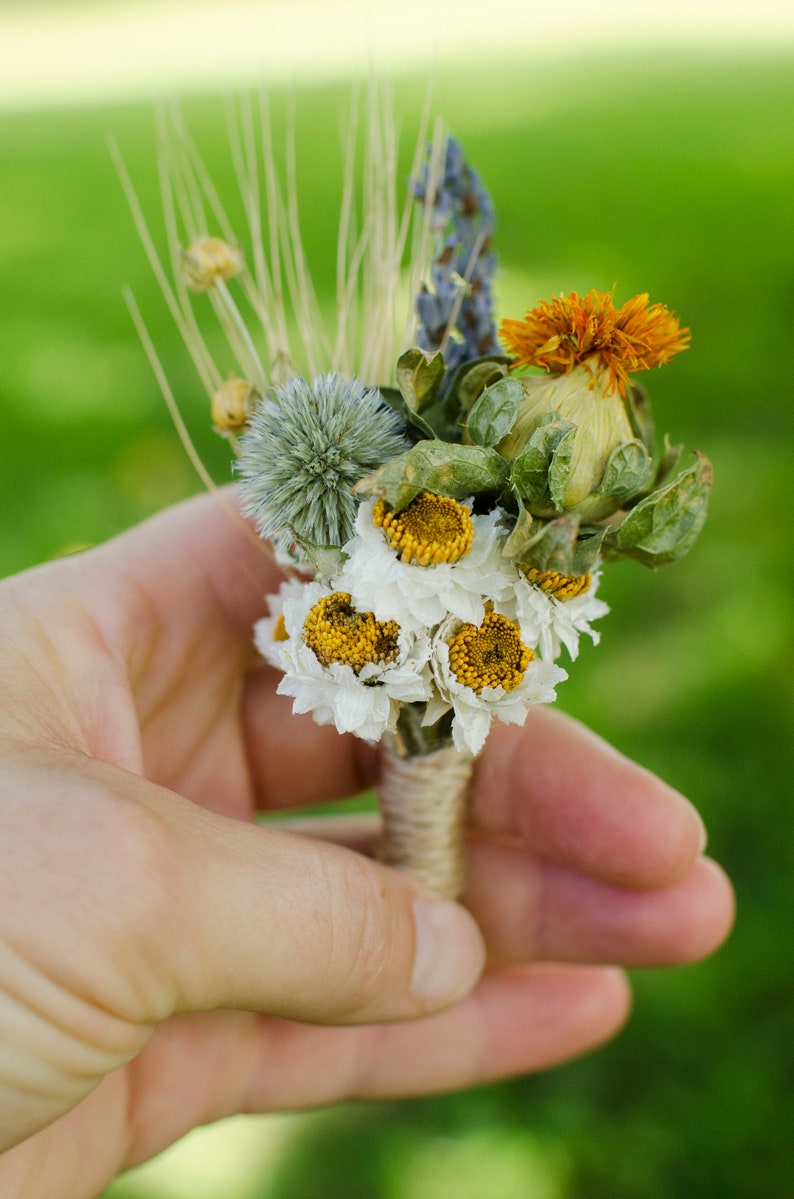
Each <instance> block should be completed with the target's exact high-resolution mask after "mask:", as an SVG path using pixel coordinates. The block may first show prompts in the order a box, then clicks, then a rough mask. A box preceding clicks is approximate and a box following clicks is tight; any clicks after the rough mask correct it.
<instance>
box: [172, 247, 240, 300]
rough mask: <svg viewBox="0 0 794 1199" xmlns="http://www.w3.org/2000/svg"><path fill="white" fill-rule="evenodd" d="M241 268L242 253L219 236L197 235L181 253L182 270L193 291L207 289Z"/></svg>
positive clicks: (230, 276)
mask: <svg viewBox="0 0 794 1199" xmlns="http://www.w3.org/2000/svg"><path fill="white" fill-rule="evenodd" d="M242 269H243V254H242V251H241V249H240V247H239V246H232V245H230V244H229V243H228V242H227V241H223V239H222V238H220V237H199V238H198V239H197V240H196V241H194V242H191V243H190V245H189V246H188V248H187V249H186V250H185V252H184V254H183V255H182V270H183V272H184V275H185V278H186V279H187V282H188V286H189V287H192V288H193V290H194V291H209V290H210V289H211V288H212V287H214V286H215V284H216V283H217V282H218V281H219V280H220V279H223V280H226V279H231V278H232V277H233V276H234V275H237V274H239V272H240V271H241V270H242Z"/></svg>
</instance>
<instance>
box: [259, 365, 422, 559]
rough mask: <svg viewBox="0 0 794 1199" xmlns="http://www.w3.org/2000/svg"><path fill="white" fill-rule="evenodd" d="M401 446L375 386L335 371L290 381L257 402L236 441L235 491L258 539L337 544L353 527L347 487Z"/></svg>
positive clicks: (353, 504) (398, 429)
mask: <svg viewBox="0 0 794 1199" xmlns="http://www.w3.org/2000/svg"><path fill="white" fill-rule="evenodd" d="M405 448H406V441H405V438H404V436H403V433H402V423H401V421H400V419H399V417H398V416H397V415H396V413H395V412H393V411H392V409H391V408H388V407H387V406H386V404H385V403H384V402H383V400H382V398H381V395H380V392H379V391H378V390H377V389H376V388H366V387H364V385H363V383H362V382H361V381H360V380H359V379H357V378H353V379H346V378H344V376H342V375H336V374H328V375H319V376H318V377H317V378H316V379H313V380H312V381H311V382H309V381H308V380H306V379H303V378H300V377H298V378H293V379H289V380H288V381H287V382H286V383H284V384H283V385H282V386H280V387H277V388H275V389H274V392H273V398H272V399H269V400H267V401H266V402H264V403H262V404H260V405H259V406H258V407H257V408H256V410H255V412H254V413H253V415H252V416H251V418H250V420H249V423H248V429H247V432H246V433H245V435H244V437H243V438H242V440H241V453H240V461H239V463H238V467H237V469H238V473H239V475H240V479H241V482H240V490H241V492H242V495H243V500H244V504H245V507H244V512H245V514H246V516H252V517H254V519H255V520H256V524H257V527H258V529H259V532H260V533H261V535H262V536H263V537H269V538H271V539H272V538H274V537H276V538H283V537H284V535H285V534H287V535H288V536H289V538H290V539H291V540H293V541H295V542H297V543H298V544H299V545H302V546H304V547H311V546H336V547H339V546H342V545H343V544H344V543H345V542H346V541H347V540H348V539H349V538H350V537H351V536H352V533H353V524H354V521H355V516H356V508H357V500H356V497H355V496H354V495H353V485H354V484H355V483H357V482H358V480H359V479H363V478H364V476H365V475H368V474H370V473H371V472H372V471H373V470H375V469H376V468H377V467H378V466H380V465H381V464H382V463H383V462H385V461H386V460H387V459H389V458H393V457H394V456H395V455H397V454H400V453H402V452H403V450H405Z"/></svg>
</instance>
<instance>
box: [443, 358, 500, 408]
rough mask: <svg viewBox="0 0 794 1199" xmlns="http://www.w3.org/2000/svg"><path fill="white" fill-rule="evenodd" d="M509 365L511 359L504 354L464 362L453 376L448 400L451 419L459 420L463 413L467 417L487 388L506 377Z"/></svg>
mask: <svg viewBox="0 0 794 1199" xmlns="http://www.w3.org/2000/svg"><path fill="white" fill-rule="evenodd" d="M509 364H510V359H509V358H508V357H507V356H506V355H503V354H493V355H489V356H488V357H487V358H474V359H473V360H472V361H471V362H462V363H461V364H460V366H459V367H458V369H457V370H456V371H455V374H454V375H453V376H452V382H451V383H450V386H449V395H448V397H447V400H446V405H447V407H448V409H449V410H450V416H451V418H454V419H457V418H458V417H459V416H460V415H461V413H462V414H463V416H464V417H465V415H466V413H467V412H470V411H471V409H472V408H473V407H474V404H475V402H476V401H477V400H478V399H479V397H480V396H481V395H482V393H483V392H484V391H485V389H486V387H491V386H492V385H493V384H494V383H497V382H498V381H499V380H500V379H504V378H505V377H506V375H507V373H508V370H509Z"/></svg>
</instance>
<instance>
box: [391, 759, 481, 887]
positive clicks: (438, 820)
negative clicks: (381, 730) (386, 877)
mask: <svg viewBox="0 0 794 1199" xmlns="http://www.w3.org/2000/svg"><path fill="white" fill-rule="evenodd" d="M383 750H384V752H383V767H382V775H381V783H380V787H379V790H378V801H379V805H380V810H381V816H382V818H383V825H382V832H381V840H380V845H379V850H378V857H379V858H380V860H381V861H382V862H385V863H386V864H387V865H388V866H395V867H396V868H397V869H398V870H404V871H406V873H408V874H410V875H412V877H413V878H415V879H416V880H417V881H418V882H420V883H422V885H423V886H425V887H427V888H428V889H429V890H430V891H433V892H435V893H436V894H437V895H440V896H442V897H444V898H446V899H456V898H457V897H458V896H459V895H460V892H461V890H462V888H463V878H464V852H463V830H464V826H465V823H466V817H467V808H468V793H469V783H470V781H471V773H472V763H473V759H472V757H471V755H470V754H467V753H461V752H459V751H458V750H457V749H455V748H454V746H452V745H448V744H447V745H443V746H442V747H441V748H439V749H434V750H432V751H431V752H429V753H416V754H408V753H407V752H406V747H405V744H404V742H403V741H402V740H401V739H400V738H399V737H390V738H384V742H383Z"/></svg>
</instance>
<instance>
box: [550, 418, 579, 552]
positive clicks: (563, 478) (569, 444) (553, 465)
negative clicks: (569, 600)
mask: <svg viewBox="0 0 794 1199" xmlns="http://www.w3.org/2000/svg"><path fill="white" fill-rule="evenodd" d="M578 432H579V430H578V428H577V427H576V426H574V427H573V429H569V430H568V432H567V433H564V434H563V435H562V437H561V438H560V440H559V441H558V442H557V447H556V449H555V450H554V453H553V454H552V456H551V462H550V463H549V495H550V496H551V502H552V503H553V504H554V507H555V508H556V509H557V511H558V512H562V510H563V508H564V507H565V491H566V488H567V486H568V478H569V476H570V473H571V458H572V457H573V443H574V442H575V441H576V435H577V433H578ZM555 569H556V568H555Z"/></svg>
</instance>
